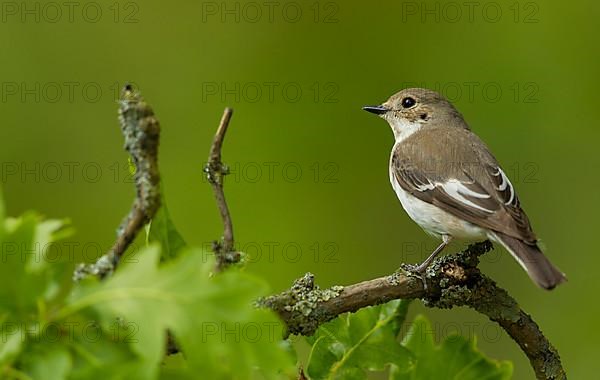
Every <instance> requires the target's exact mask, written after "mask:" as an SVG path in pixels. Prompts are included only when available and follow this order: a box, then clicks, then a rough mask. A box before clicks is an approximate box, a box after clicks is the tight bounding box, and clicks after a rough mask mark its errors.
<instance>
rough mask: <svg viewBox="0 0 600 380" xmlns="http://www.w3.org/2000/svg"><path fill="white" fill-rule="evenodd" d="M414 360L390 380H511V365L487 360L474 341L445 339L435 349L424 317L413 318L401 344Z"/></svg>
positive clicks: (394, 370) (392, 373)
mask: <svg viewBox="0 0 600 380" xmlns="http://www.w3.org/2000/svg"><path fill="white" fill-rule="evenodd" d="M402 343H403V345H404V346H405V347H406V348H408V349H409V350H410V351H411V352H412V353H413V354H414V356H415V358H416V362H415V364H414V365H413V366H412V367H411V368H409V369H408V370H402V369H400V368H394V369H393V370H392V371H391V374H390V380H421V379H439V380H479V379H485V380H506V379H510V378H511V377H512V364H511V363H510V362H507V361H502V362H500V361H495V360H491V359H488V358H487V357H485V356H484V355H483V354H482V353H481V352H479V351H478V350H477V348H476V343H475V339H472V340H469V339H466V338H464V337H462V336H460V335H452V336H449V337H447V338H446V339H445V340H444V341H443V342H442V344H441V345H439V346H436V345H435V343H434V338H433V330H432V328H431V325H430V324H429V321H428V320H427V319H426V318H425V317H424V316H417V317H416V318H415V320H414V322H413V324H412V326H411V329H410V330H409V332H408V333H407V335H406V337H405V338H404V340H403V342H402Z"/></svg>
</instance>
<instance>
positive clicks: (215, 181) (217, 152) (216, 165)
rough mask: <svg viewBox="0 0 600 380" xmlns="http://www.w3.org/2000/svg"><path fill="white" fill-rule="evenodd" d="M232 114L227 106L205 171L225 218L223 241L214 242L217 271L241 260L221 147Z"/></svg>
mask: <svg viewBox="0 0 600 380" xmlns="http://www.w3.org/2000/svg"><path fill="white" fill-rule="evenodd" d="M232 115H233V110H232V109H231V108H225V111H224V112H223V117H221V122H220V123H219V128H218V129H217V133H216V134H215V137H214V139H213V143H212V145H211V147H210V153H209V155H208V162H207V164H206V165H205V167H204V173H206V178H207V180H208V182H209V183H210V184H211V186H212V188H213V192H214V194H215V200H216V201H217V207H218V208H219V213H220V214H221V219H222V220H223V237H222V238H221V241H215V242H214V243H213V251H214V253H215V256H216V259H217V264H216V267H217V268H216V270H217V271H221V270H223V269H224V268H225V267H226V266H227V265H229V264H234V263H237V262H239V261H240V253H239V252H235V251H234V250H233V223H232V221H231V215H230V214H229V208H228V207H227V201H226V200H225V192H224V191H223V180H224V178H225V176H226V175H227V174H229V168H228V167H227V165H225V164H223V162H222V161H221V148H222V146H223V140H224V139H225V133H226V132H227V127H228V126H229V121H230V120H231V116H232Z"/></svg>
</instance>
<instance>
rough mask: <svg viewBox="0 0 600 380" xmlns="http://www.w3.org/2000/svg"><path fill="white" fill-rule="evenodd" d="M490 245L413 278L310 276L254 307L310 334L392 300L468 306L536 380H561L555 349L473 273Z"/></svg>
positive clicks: (502, 294) (294, 330)
mask: <svg viewBox="0 0 600 380" xmlns="http://www.w3.org/2000/svg"><path fill="white" fill-rule="evenodd" d="M491 248H492V245H491V243H490V242H483V243H478V244H473V245H471V246H469V247H468V248H467V249H466V250H465V251H463V252H460V253H458V254H456V255H449V256H445V257H442V258H439V259H437V260H436V261H434V263H433V264H432V265H431V266H430V267H429V268H428V269H427V271H426V273H425V274H424V275H423V276H421V277H418V276H416V275H414V274H412V273H410V272H405V271H403V270H399V271H398V272H396V273H393V274H392V275H390V276H386V277H381V278H376V279H374V280H369V281H364V282H361V283H358V284H354V285H349V286H343V287H342V286H334V287H332V288H329V289H320V288H319V287H318V286H317V285H315V283H314V276H313V275H312V274H310V273H307V274H306V275H304V277H302V278H300V279H298V280H296V281H295V282H294V284H293V286H292V287H291V288H290V289H289V290H286V291H284V292H283V293H281V294H278V295H274V296H270V297H266V298H263V299H261V300H259V301H258V304H259V306H262V307H268V308H271V309H273V310H274V311H276V312H277V313H278V314H279V315H280V316H281V318H282V319H283V320H284V322H285V323H286V324H287V327H288V332H289V333H291V334H300V335H312V334H313V333H314V332H315V331H316V329H317V328H318V327H319V326H320V325H321V324H323V323H325V322H327V321H330V320H331V319H333V318H335V317H337V316H338V315H340V314H342V313H346V312H355V311H357V310H359V309H361V308H363V307H366V306H373V305H378V304H382V303H385V302H387V301H390V300H393V299H414V298H419V299H421V300H422V301H423V302H424V304H425V305H427V306H429V307H437V308H452V307H454V306H468V307H470V308H472V309H474V310H476V311H478V312H479V313H482V314H484V315H486V316H488V317H489V318H490V319H491V320H493V321H495V322H497V323H498V324H499V325H500V326H501V327H502V328H503V329H504V330H505V331H506V332H507V333H508V334H509V335H510V336H511V338H512V339H513V340H514V341H515V342H516V343H517V344H518V345H519V346H520V347H521V349H522V350H523V352H524V353H525V354H526V355H527V357H528V358H529V361H530V362H531V365H532V367H533V369H534V371H535V373H536V376H537V378H538V379H544V380H547V379H566V374H565V372H564V369H563V368H562V364H561V361H560V357H559V355H558V352H557V351H556V349H555V348H554V347H553V346H552V344H551V343H550V342H549V341H548V339H547V338H546V337H545V336H544V334H543V333H542V331H541V330H540V328H539V327H538V325H537V324H536V323H535V322H534V321H533V319H532V318H531V317H530V316H529V315H528V314H526V313H525V312H524V311H523V310H521V309H520V307H519V305H518V304H517V302H516V301H515V300H514V299H513V298H512V297H511V296H510V295H509V294H508V293H507V292H506V290H504V289H502V288H500V287H498V285H497V284H496V283H495V282H494V281H492V280H491V279H490V278H488V277H487V276H485V275H484V274H482V273H481V271H480V270H479V269H478V268H477V265H478V264H479V256H480V255H482V254H483V253H485V252H487V251H489V250H490V249H491Z"/></svg>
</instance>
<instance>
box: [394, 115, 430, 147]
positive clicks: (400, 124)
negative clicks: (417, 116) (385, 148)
mask: <svg viewBox="0 0 600 380" xmlns="http://www.w3.org/2000/svg"><path fill="white" fill-rule="evenodd" d="M387 122H388V123H389V125H390V127H392V132H394V138H395V139H396V142H397V143H399V142H401V141H403V140H405V139H406V138H407V137H408V136H410V135H412V134H413V133H415V132H416V131H418V130H419V129H421V127H422V125H421V123H419V122H410V121H408V120H406V119H400V118H396V117H393V116H392V117H390V118H389V119H387Z"/></svg>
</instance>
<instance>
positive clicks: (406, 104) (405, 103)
mask: <svg viewBox="0 0 600 380" xmlns="http://www.w3.org/2000/svg"><path fill="white" fill-rule="evenodd" d="M415 104H417V101H416V100H415V99H414V98H411V97H410V96H409V97H406V98H404V99H402V107H404V108H410V107H412V106H414V105H415Z"/></svg>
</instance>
